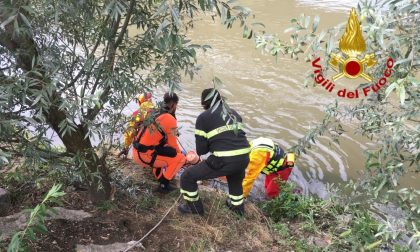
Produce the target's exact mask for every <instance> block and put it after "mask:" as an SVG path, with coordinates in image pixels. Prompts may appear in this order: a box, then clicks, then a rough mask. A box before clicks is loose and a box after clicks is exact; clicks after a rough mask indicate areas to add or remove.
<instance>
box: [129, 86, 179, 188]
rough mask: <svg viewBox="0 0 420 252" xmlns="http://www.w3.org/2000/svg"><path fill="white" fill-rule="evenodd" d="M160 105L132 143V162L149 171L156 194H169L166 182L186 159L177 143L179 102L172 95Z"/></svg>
mask: <svg viewBox="0 0 420 252" xmlns="http://www.w3.org/2000/svg"><path fill="white" fill-rule="evenodd" d="M163 101H164V105H163V107H162V108H161V109H160V110H159V111H156V112H155V113H153V112H152V113H153V114H151V115H150V116H152V117H153V119H152V121H153V122H152V123H151V124H150V125H145V123H144V124H143V126H142V127H141V129H140V130H139V132H138V134H137V136H136V138H135V140H134V142H133V147H134V148H133V159H134V161H135V162H136V163H137V164H138V165H141V166H145V167H150V168H152V169H153V174H154V175H155V177H156V179H157V180H158V181H159V182H160V186H159V191H160V192H162V193H168V192H170V191H172V190H173V189H174V188H173V187H171V186H170V184H169V182H170V181H171V180H172V179H173V178H174V177H175V175H176V173H177V172H178V171H179V170H180V169H181V167H182V166H183V165H184V164H185V161H186V159H185V155H184V154H183V153H182V152H181V149H180V148H179V146H178V142H177V136H178V127H177V121H176V118H175V111H176V108H177V105H178V101H179V98H178V96H177V95H176V94H175V93H171V94H170V93H165V95H164V97H163ZM149 118H150V117H149Z"/></svg>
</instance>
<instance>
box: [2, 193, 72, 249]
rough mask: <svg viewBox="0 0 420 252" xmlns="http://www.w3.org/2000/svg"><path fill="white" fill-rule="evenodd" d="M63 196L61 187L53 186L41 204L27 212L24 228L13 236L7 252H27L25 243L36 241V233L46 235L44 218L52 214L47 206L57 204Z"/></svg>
mask: <svg viewBox="0 0 420 252" xmlns="http://www.w3.org/2000/svg"><path fill="white" fill-rule="evenodd" d="M64 195H65V193H64V192H62V191H61V185H53V187H52V188H51V189H50V190H49V191H48V193H47V195H46V196H45V198H44V199H43V200H42V202H41V203H40V204H38V205H37V206H36V207H35V208H34V209H31V210H29V212H30V215H29V220H28V222H27V224H26V227H25V228H24V229H23V230H22V231H19V232H16V233H15V234H14V235H13V237H12V239H11V241H10V244H9V247H8V249H7V251H8V252H15V251H27V247H26V246H27V243H28V242H29V241H34V240H36V236H35V235H36V234H37V233H47V232H48V230H47V228H46V227H45V224H44V222H45V218H46V217H47V215H48V214H51V213H52V214H54V211H53V209H51V208H48V207H47V204H48V203H52V202H56V203H57V202H58V200H59V199H60V198H61V197H63V196H64Z"/></svg>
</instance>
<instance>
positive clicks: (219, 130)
mask: <svg viewBox="0 0 420 252" xmlns="http://www.w3.org/2000/svg"><path fill="white" fill-rule="evenodd" d="M243 128H244V125H243V124H242V123H238V124H230V125H225V126H222V127H219V128H217V129H214V130H212V131H210V132H209V133H207V138H212V137H214V136H215V135H218V134H220V133H223V132H226V131H229V130H235V129H238V130H241V129H243Z"/></svg>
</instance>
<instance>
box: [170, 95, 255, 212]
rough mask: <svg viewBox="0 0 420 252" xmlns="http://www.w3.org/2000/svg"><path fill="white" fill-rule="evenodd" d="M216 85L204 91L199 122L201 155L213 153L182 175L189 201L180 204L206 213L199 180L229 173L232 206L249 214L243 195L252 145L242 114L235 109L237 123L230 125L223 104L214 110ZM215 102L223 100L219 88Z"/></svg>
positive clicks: (181, 208) (183, 208)
mask: <svg viewBox="0 0 420 252" xmlns="http://www.w3.org/2000/svg"><path fill="white" fill-rule="evenodd" d="M212 91H213V89H212V88H209V89H205V90H203V92H202V94H201V105H202V106H203V108H204V110H205V111H204V112H202V113H201V114H200V115H199V116H198V118H197V121H196V124H195V141H196V148H197V154H198V155H204V154H206V153H208V152H211V153H212V154H211V155H210V156H209V157H208V158H207V160H205V161H203V162H200V163H199V164H197V165H194V166H192V167H191V168H188V169H186V171H185V172H184V173H183V174H182V175H181V193H182V194H183V196H184V199H185V201H186V203H185V204H182V205H180V206H179V207H178V210H179V211H180V212H181V213H191V214H200V215H203V214H204V209H203V203H202V202H201V199H200V198H199V196H198V186H197V181H198V180H206V179H212V178H217V177H220V176H226V177H227V181H228V187H229V198H228V199H227V201H226V204H227V206H228V208H229V209H230V210H232V211H234V212H235V213H237V214H239V215H243V214H244V213H245V209H244V198H243V195H242V180H243V178H244V176H245V169H246V167H247V165H248V163H249V151H250V146H249V143H248V140H247V139H246V136H245V132H244V131H243V124H242V118H241V116H240V115H239V114H238V113H237V112H236V111H235V110H233V109H232V111H231V113H232V115H233V116H235V117H236V119H237V124H233V122H231V123H230V124H227V120H226V119H223V117H222V115H221V112H222V106H219V107H218V108H217V109H216V110H215V111H214V112H213V113H212V112H211V109H210V105H211V102H212V99H208V100H206V98H207V97H208V96H209V94H210V93H211V92H212ZM214 92H215V93H214V96H216V97H215V98H214V99H215V102H217V101H219V100H221V99H222V98H221V97H220V94H219V92H218V91H217V90H215V91H214Z"/></svg>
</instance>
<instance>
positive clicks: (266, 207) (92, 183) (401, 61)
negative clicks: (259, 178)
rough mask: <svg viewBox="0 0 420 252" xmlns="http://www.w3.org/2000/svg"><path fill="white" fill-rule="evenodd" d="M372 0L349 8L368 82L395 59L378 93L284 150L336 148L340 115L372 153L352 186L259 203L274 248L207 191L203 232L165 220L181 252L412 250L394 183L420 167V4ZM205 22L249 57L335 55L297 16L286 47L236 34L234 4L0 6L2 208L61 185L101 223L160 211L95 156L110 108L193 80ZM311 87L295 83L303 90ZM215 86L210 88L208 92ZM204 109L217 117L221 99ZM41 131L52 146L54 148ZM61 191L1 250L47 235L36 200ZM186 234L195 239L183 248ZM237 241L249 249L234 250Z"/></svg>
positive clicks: (143, 190)
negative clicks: (257, 53) (249, 50)
mask: <svg viewBox="0 0 420 252" xmlns="http://www.w3.org/2000/svg"><path fill="white" fill-rule="evenodd" d="M382 2H383V3H384V4H385V6H384V7H378V6H377V5H376V4H377V3H376V1H375V2H373V1H372V2H369V1H363V2H360V4H359V6H358V10H357V11H358V14H359V16H360V18H361V19H362V20H363V23H362V29H363V34H364V37H365V39H366V44H367V51H368V52H375V56H376V60H377V64H376V65H375V66H374V67H373V68H372V69H370V74H371V75H372V77H374V79H375V80H377V79H378V78H380V77H381V76H382V75H383V67H384V65H385V64H386V61H387V59H388V58H389V57H392V58H393V59H394V61H395V64H394V68H393V71H394V72H393V74H392V76H391V77H390V78H389V79H388V82H389V84H388V85H387V87H386V88H382V89H380V90H379V91H378V92H377V93H374V92H371V93H370V95H369V97H366V98H365V99H361V100H360V103H358V104H357V105H356V106H353V107H345V106H342V105H341V103H339V102H338V101H336V102H335V103H333V104H330V105H329V106H327V107H326V116H325V118H324V119H323V120H322V122H321V123H319V124H317V125H315V127H312V128H311V130H309V131H308V133H307V135H305V137H303V138H302V139H300V140H299V144H298V145H297V146H295V147H294V150H295V151H296V152H297V153H305V151H306V149H308V148H311V146H312V145H313V144H316V139H317V137H318V136H320V135H326V134H328V135H330V136H331V137H332V139H333V140H334V141H335V142H336V143H340V142H339V140H340V136H341V135H342V134H343V132H345V126H343V125H344V124H345V123H344V122H347V121H348V120H349V119H353V122H354V124H355V125H356V133H357V134H360V135H362V136H365V137H368V138H369V139H371V140H372V141H373V142H375V143H376V145H375V146H374V147H372V148H371V149H369V150H367V151H366V153H365V154H366V159H365V168H366V169H365V170H366V171H365V174H364V175H363V176H362V179H360V180H358V181H356V182H355V183H354V184H350V185H349V186H348V187H347V188H343V190H348V191H349V193H348V195H346V197H343V196H340V194H337V195H335V196H332V197H331V198H330V199H328V200H320V199H317V198H313V197H304V196H301V195H295V194H293V193H292V190H293V188H292V187H291V186H290V185H287V184H286V185H283V191H282V194H281V195H280V196H279V197H278V198H276V199H274V200H272V201H269V202H266V203H264V204H262V205H261V209H262V211H263V212H264V213H265V215H266V216H268V217H269V218H270V220H271V221H272V222H273V223H272V225H271V228H272V231H273V233H274V234H272V235H273V236H274V238H273V237H271V236H270V237H266V236H267V232H268V230H266V229H265V228H266V227H265V226H264V225H262V224H261V223H260V222H259V221H261V219H262V217H261V215H260V214H259V212H258V211H257V210H255V209H252V211H248V212H250V213H251V215H250V216H249V217H247V218H249V219H240V220H238V219H236V218H234V217H232V216H230V215H229V214H228V211H226V209H225V208H223V203H220V202H222V201H223V200H222V198H223V197H220V195H216V196H211V193H209V195H206V196H205V197H204V198H205V199H207V200H209V202H210V204H208V203H206V204H208V205H206V207H207V208H208V209H210V210H209V211H210V213H209V215H208V216H209V217H208V219H207V220H205V222H204V221H203V222H199V223H197V222H196V220H190V222H185V220H184V219H182V221H183V222H182V224H181V220H180V219H179V218H178V219H177V218H176V217H174V216H172V218H173V219H172V221H174V222H176V223H177V226H166V228H168V229H169V230H171V231H172V232H177V231H179V232H180V234H182V235H184V236H185V237H189V238H190V239H189V240H186V241H188V244H181V245H180V246H181V249H184V250H188V249H189V250H191V251H200V250H205V249H209V250H211V249H216V250H221V249H225V248H230V247H231V246H237V247H238V248H243V249H256V250H261V249H264V248H266V247H268V246H273V244H276V245H278V248H283V249H284V250H287V249H291V250H292V249H293V250H296V251H308V250H311V251H317V250H325V251H349V250H353V251H357V250H369V249H378V248H384V249H390V250H395V251H408V250H409V249H410V248H413V246H414V245H415V244H417V245H420V231H419V230H418V226H420V204H419V196H420V192H419V191H418V190H415V189H413V188H402V187H401V185H400V184H399V183H400V179H401V178H402V177H404V176H407V175H411V174H417V173H418V172H419V171H420V153H419V152H418V150H419V149H420V123H419V122H420V89H419V84H420V83H419V81H418V80H417V77H418V74H419V73H418V69H419V66H420V63H419V62H420V59H419V56H418V53H419V49H420V43H419V39H420V36H419V34H418V27H419V25H420V18H419V8H418V3H417V1H411V0H385V1H382ZM384 10H386V11H384ZM204 12H206V13H211V15H212V17H218V18H220V20H221V22H222V23H223V25H224V26H226V27H227V28H230V27H232V25H233V23H234V22H236V21H238V23H239V25H241V27H242V28H243V37H244V38H255V39H256V46H257V47H258V48H261V49H262V50H265V51H267V52H269V53H271V54H272V55H274V56H276V57H280V56H284V55H290V57H291V58H293V59H300V58H304V59H305V60H306V61H307V62H310V61H311V60H313V59H314V58H316V56H319V55H321V56H322V59H323V62H322V65H323V66H324V67H326V69H325V71H326V72H328V71H329V69H328V64H327V62H328V60H329V59H330V55H331V53H339V51H338V49H335V48H337V47H338V46H337V44H336V43H337V41H338V40H339V38H340V36H341V34H342V33H343V31H344V26H337V27H331V28H330V29H327V30H325V31H321V32H320V33H318V24H319V22H321V21H320V19H319V18H318V17H313V18H311V17H309V16H306V15H302V16H300V17H299V18H295V19H292V20H291V24H292V27H291V28H290V29H288V30H287V32H291V43H288V42H283V41H281V40H280V39H279V38H278V37H277V36H273V35H269V34H268V33H266V32H265V31H259V30H258V27H259V28H261V27H263V26H262V25H261V24H259V23H252V24H249V21H247V18H248V17H250V16H252V15H251V12H250V10H249V9H247V8H244V7H242V6H239V5H234V4H233V1H220V0H209V1H204V0H197V1H189V0H175V1H154V0H151V1H135V0H127V1H125V0H124V1H123V0H105V1H52V0H47V1H39V0H36V1H26V0H23V1H10V0H3V1H0V62H1V63H0V83H1V85H0V121H1V124H0V165H1V167H2V174H6V175H5V176H2V177H1V178H0V182H1V183H0V184H2V185H7V186H8V188H9V189H11V192H12V199H13V200H14V201H15V202H14V203H15V204H19V203H22V204H23V202H16V201H18V200H19V199H21V198H22V197H23V196H24V195H22V194H23V193H24V192H33V191H42V189H44V190H45V188H48V186H49V185H51V184H52V181H60V182H62V183H63V184H65V187H66V189H68V190H69V191H70V190H80V191H87V193H86V194H82V193H80V194H77V193H75V194H77V196H80V197H82V196H83V197H85V198H86V197H89V198H90V199H91V200H92V201H93V202H94V203H95V204H96V208H95V209H97V210H100V211H101V212H102V214H104V215H105V214H106V212H108V211H109V210H112V211H118V210H121V209H125V210H126V209H128V210H129V211H131V212H135V213H137V212H142V213H147V212H151V211H150V210H151V209H153V210H156V209H159V210H160V208H161V207H162V206H164V207H167V206H166V205H164V203H165V202H166V201H161V200H159V199H156V197H154V196H153V194H152V193H151V187H150V185H145V184H144V183H143V184H141V183H140V184H134V183H132V181H131V182H130V181H127V180H126V179H125V178H123V177H121V176H120V175H119V174H116V172H115V171H114V169H117V168H116V167H114V166H115V163H112V162H110V161H109V159H108V156H109V154H110V151H111V150H112V147H115V146H116V145H117V144H116V143H115V137H114V136H115V135H116V134H119V133H121V129H122V128H123V124H124V123H125V121H126V120H125V119H126V118H124V116H123V115H122V113H121V112H122V110H123V108H124V107H125V106H126V105H127V103H128V102H129V101H130V99H131V98H132V95H133V94H137V93H140V92H142V91H144V90H149V89H151V88H153V87H156V86H158V85H165V86H167V87H168V88H169V89H170V90H175V89H176V88H179V84H180V80H181V76H182V74H185V75H187V76H190V77H191V78H192V77H193V76H194V75H195V73H196V72H197V70H198V66H197V65H196V54H197V50H204V51H205V50H207V49H208V48H209V47H208V46H206V45H196V44H193V43H192V41H189V40H188V39H187V37H186V32H187V30H188V29H192V28H193V24H194V19H195V18H196V16H197V15H199V14H200V13H201V14H202V13H204ZM130 27H137V28H138V31H139V34H137V35H135V36H129V34H128V33H129V31H128V30H129V28H130ZM313 77H314V76H313V74H312V73H308V76H307V78H306V81H305V83H306V85H308V84H310V83H313ZM219 83H220V80H219V79H217V78H214V84H215V85H217V84H219ZM368 85H369V83H362V84H361V86H360V88H363V87H366V86H368ZM210 98H211V97H209V99H210ZM213 99H214V98H213ZM213 105H214V107H216V106H219V105H223V106H224V108H227V109H228V105H227V104H225V103H223V104H222V103H217V104H213ZM227 109H225V110H224V111H225V116H226V114H227V111H228V110H227ZM51 130H52V131H53V132H54V133H55V134H56V135H58V136H59V138H60V139H61V141H62V143H63V145H64V147H63V148H56V147H54V146H53V144H54V143H52V140H51V139H50V138H49V134H50V131H51ZM121 169H122V168H121ZM3 172H4V173H3ZM113 186H116V187H117V188H118V190H117V194H118V195H117V196H118V198H119V199H120V200H121V201H123V200H127V201H128V202H124V201H123V202H119V203H114V202H112V201H110V199H111V198H112V197H113V196H114V195H113V190H112V188H113ZM70 188H72V189H70ZM114 193H115V191H114ZM34 194H35V193H34ZM139 194H141V197H138V195H139ZM63 195H64V194H63V193H62V192H61V191H60V186H53V188H52V189H51V190H50V191H49V192H48V194H47V196H46V197H45V198H44V200H43V201H42V203H40V204H38V205H36V207H35V208H34V209H33V210H32V211H31V214H30V219H29V221H28V223H27V225H26V227H25V229H24V230H23V231H19V232H17V233H16V234H15V235H14V236H13V238H12V240H11V241H10V245H9V251H20V250H24V249H25V246H26V245H27V243H28V241H31V242H32V241H35V240H36V239H35V238H36V237H35V234H37V232H45V231H46V227H45V225H44V220H45V216H46V214H47V212H48V208H47V203H49V202H50V201H53V200H54V199H58V198H60V197H62V196H63ZM38 196H39V195H38ZM172 196H173V195H172ZM34 197H35V198H36V197H37V195H35V196H34ZM133 199H134V200H133ZM85 200H86V199H85ZM37 202H39V201H37ZM31 203H33V202H31ZM375 203H381V204H388V203H391V205H392V206H396V207H397V208H398V209H399V210H402V211H403V212H404V214H405V215H404V217H402V218H398V219H392V218H391V217H389V216H384V217H383V218H384V220H381V221H380V220H379V218H376V216H377V215H375V211H374V209H373V206H374V204H375ZM25 204H29V203H28V202H25ZM34 204H36V203H34ZM125 205H127V206H125ZM251 206H252V205H251ZM247 210H249V209H247ZM125 213H127V212H125ZM220 216H224V218H220ZM153 217H154V216H152V217H150V219H152V220H154V219H153ZM133 218H134V217H133ZM123 222H124V223H128V222H126V221H123ZM227 223H228V224H229V228H226V224H227ZM174 225H175V224H174ZM192 229H194V230H195V232H197V233H196V234H194V235H197V234H198V235H201V237H200V239H197V238H196V237H193V238H191V230H192ZM165 232H166V230H165ZM247 232H250V233H251V234H255V233H257V234H258V235H256V236H251V235H250V233H247ZM220 234H223V235H220ZM238 234H239V235H238ZM235 235H236V236H235ZM241 235H248V236H247V238H248V240H249V241H251V242H250V243H242V244H241V243H240V242H238V240H242V238H243V237H242V236H241ZM405 236H406V237H405ZM278 237H280V238H278ZM234 238H236V239H237V240H232V241H230V240H228V239H234ZM240 238H241V239H240ZM261 241H262V242H261ZM169 242H174V241H168V243H169ZM258 242H259V243H258ZM397 242H401V244H398V243H397ZM170 244H172V245H174V246H177V244H173V243H170ZM241 246H242V247H241ZM409 246H411V247H409ZM166 249H167V248H166Z"/></svg>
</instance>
